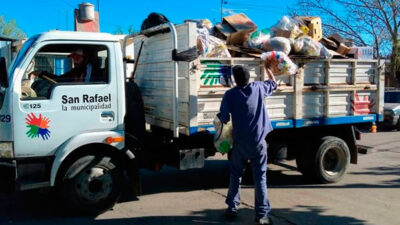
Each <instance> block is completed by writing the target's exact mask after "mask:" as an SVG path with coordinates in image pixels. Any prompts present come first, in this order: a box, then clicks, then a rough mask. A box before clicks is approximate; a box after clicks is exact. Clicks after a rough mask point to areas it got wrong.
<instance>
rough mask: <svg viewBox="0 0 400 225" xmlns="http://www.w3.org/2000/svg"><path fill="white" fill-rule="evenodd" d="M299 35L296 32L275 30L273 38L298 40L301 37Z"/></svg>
mask: <svg viewBox="0 0 400 225" xmlns="http://www.w3.org/2000/svg"><path fill="white" fill-rule="evenodd" d="M301 35H302V34H301V33H298V32H296V31H289V30H275V31H274V36H275V37H284V38H298V37H299V36H301Z"/></svg>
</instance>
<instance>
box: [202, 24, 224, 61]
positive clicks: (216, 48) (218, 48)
mask: <svg viewBox="0 0 400 225" xmlns="http://www.w3.org/2000/svg"><path fill="white" fill-rule="evenodd" d="M197 35H198V36H197V40H198V47H200V48H201V49H200V48H199V50H200V51H201V53H202V56H203V57H209V58H211V57H217V58H230V57H231V54H230V53H229V51H228V48H227V47H226V45H225V42H224V41H223V40H221V39H219V38H217V37H214V36H212V35H210V34H209V32H208V30H207V29H206V28H202V29H197ZM199 42H200V43H199ZM199 44H200V46H199Z"/></svg>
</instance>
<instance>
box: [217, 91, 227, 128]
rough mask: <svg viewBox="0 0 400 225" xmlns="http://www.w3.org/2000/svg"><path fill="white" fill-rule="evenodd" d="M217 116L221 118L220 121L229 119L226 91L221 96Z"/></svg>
mask: <svg viewBox="0 0 400 225" xmlns="http://www.w3.org/2000/svg"><path fill="white" fill-rule="evenodd" d="M218 117H219V119H220V120H221V122H222V123H227V122H229V120H230V115H229V104H228V97H227V93H225V95H224V97H223V98H222V102H221V107H220V108H219V113H218Z"/></svg>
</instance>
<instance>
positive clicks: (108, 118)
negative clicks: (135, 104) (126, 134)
mask: <svg viewBox="0 0 400 225" xmlns="http://www.w3.org/2000/svg"><path fill="white" fill-rule="evenodd" d="M101 119H102V120H106V121H113V120H114V112H113V111H105V112H102V113H101Z"/></svg>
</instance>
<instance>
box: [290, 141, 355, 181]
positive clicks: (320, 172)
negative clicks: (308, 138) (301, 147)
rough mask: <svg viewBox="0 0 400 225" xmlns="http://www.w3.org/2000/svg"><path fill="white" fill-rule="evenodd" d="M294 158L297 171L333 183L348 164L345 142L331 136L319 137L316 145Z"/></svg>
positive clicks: (341, 175)
mask: <svg viewBox="0 0 400 225" xmlns="http://www.w3.org/2000/svg"><path fill="white" fill-rule="evenodd" d="M310 150H311V151H308V152H307V153H306V154H302V155H301V156H299V157H298V158H297V159H296V162H297V167H298V169H299V171H300V172H301V173H302V174H303V175H305V176H306V177H309V178H312V179H316V180H317V181H318V182H320V183H335V182H338V181H339V180H341V179H342V178H343V175H344V174H345V173H346V171H347V168H348V165H349V164H350V151H349V147H348V146H347V144H346V142H344V141H343V140H342V139H340V138H337V137H332V136H327V137H323V138H321V140H320V141H319V143H318V145H316V146H315V147H313V148H311V149H310Z"/></svg>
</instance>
